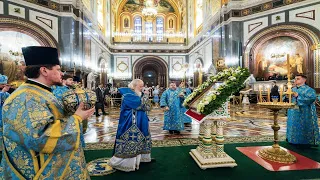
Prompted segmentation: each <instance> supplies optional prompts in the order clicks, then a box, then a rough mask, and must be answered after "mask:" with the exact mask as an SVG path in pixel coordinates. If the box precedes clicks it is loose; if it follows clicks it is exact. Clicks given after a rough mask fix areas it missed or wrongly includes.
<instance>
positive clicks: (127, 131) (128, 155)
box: [109, 88, 151, 172]
mask: <svg viewBox="0 0 320 180" xmlns="http://www.w3.org/2000/svg"><path fill="white" fill-rule="evenodd" d="M119 92H120V93H121V94H122V103H121V109H120V118H119V125H118V130H117V135H116V141H115V146H114V154H113V157H112V158H111V159H110V161H109V165H110V166H112V167H113V168H115V169H118V170H121V171H127V172H129V171H135V170H136V169H137V170H138V169H139V164H140V162H151V136H150V131H149V118H148V116H147V114H146V111H148V110H150V106H149V105H148V103H147V102H145V101H144V100H143V98H141V97H140V96H138V95H137V94H136V93H135V92H134V91H132V90H131V89H130V88H119Z"/></svg>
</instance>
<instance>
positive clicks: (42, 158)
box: [1, 46, 94, 180]
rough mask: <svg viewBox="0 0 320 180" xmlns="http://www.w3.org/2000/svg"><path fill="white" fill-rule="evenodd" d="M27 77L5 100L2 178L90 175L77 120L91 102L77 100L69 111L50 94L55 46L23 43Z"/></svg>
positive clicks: (55, 79)
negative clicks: (74, 107)
mask: <svg viewBox="0 0 320 180" xmlns="http://www.w3.org/2000/svg"><path fill="white" fill-rule="evenodd" d="M22 52H23V55H24V59H25V61H26V65H27V68H26V72H25V74H26V76H27V77H28V80H27V82H26V83H24V84H22V85H21V86H20V87H19V88H18V89H16V90H15V91H14V92H13V93H12V94H11V95H10V96H9V98H7V100H6V101H5V104H4V106H3V119H2V120H3V142H2V143H3V144H4V146H3V153H2V154H3V156H2V161H1V165H2V167H3V172H2V174H1V177H2V178H3V179H81V180H82V179H90V177H89V176H88V173H87V170H86V163H85V158H84V153H83V149H82V147H81V146H80V126H81V121H82V120H83V119H86V118H88V117H90V116H91V115H92V114H93V112H94V108H92V109H89V110H83V107H84V105H83V104H80V106H79V108H78V109H77V110H76V112H75V113H74V114H73V115H71V116H66V115H64V111H63V106H62V105H61V103H60V101H59V100H58V99H57V98H56V97H55V96H54V95H53V94H52V92H51V88H50V87H51V86H52V85H60V84H61V82H62V79H61V76H62V73H61V71H60V62H59V59H58V51H57V49H56V48H51V47H37V46H31V47H25V48H22Z"/></svg>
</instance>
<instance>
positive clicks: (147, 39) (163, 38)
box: [113, 33, 186, 44]
mask: <svg viewBox="0 0 320 180" xmlns="http://www.w3.org/2000/svg"><path fill="white" fill-rule="evenodd" d="M113 42H114V43H135V44H139V43H141V44H150V43H151V44H166V43H169V44H185V43H186V38H185V37H184V35H183V34H175V35H172V34H168V35H167V34H128V33H115V34H114V37H113Z"/></svg>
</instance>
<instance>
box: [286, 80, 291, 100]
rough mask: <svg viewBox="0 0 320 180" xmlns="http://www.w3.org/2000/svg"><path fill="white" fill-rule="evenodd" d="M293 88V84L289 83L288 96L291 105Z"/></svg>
mask: <svg viewBox="0 0 320 180" xmlns="http://www.w3.org/2000/svg"><path fill="white" fill-rule="evenodd" d="M291 87H292V85H291V83H290V82H288V90H287V94H288V96H289V103H291V94H292V91H291Z"/></svg>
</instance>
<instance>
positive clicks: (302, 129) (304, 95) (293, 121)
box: [287, 85, 319, 145]
mask: <svg viewBox="0 0 320 180" xmlns="http://www.w3.org/2000/svg"><path fill="white" fill-rule="evenodd" d="M292 91H293V92H297V93H298V97H297V98H296V97H292V102H293V103H295V104H296V105H297V106H298V107H299V108H296V109H289V110H288V120H287V139H288V142H289V143H292V144H310V145H316V144H319V126H318V118H317V113H316V106H315V100H316V92H315V90H314V89H312V88H310V87H309V86H307V85H303V86H300V87H294V88H292Z"/></svg>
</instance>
